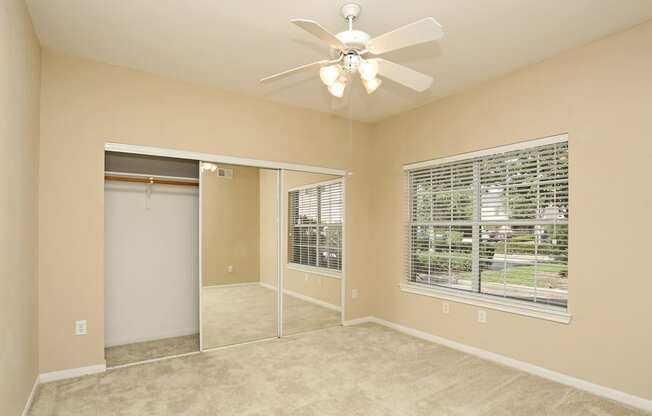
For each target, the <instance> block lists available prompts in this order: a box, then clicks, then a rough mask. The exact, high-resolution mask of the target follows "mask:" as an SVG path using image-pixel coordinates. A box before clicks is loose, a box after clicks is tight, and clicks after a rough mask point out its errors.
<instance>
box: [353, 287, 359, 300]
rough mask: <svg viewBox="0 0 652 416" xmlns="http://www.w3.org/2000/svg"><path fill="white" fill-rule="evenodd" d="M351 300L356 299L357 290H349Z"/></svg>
mask: <svg viewBox="0 0 652 416" xmlns="http://www.w3.org/2000/svg"><path fill="white" fill-rule="evenodd" d="M351 298H352V299H357V298H358V289H351Z"/></svg>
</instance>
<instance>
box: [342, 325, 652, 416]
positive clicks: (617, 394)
mask: <svg viewBox="0 0 652 416" xmlns="http://www.w3.org/2000/svg"><path fill="white" fill-rule="evenodd" d="M363 322H374V323H377V324H380V325H383V326H386V327H388V328H391V329H394V330H396V331H399V332H402V333H404V334H408V335H412V336H414V337H416V338H420V339H423V340H426V341H431V342H434V343H437V344H441V345H444V346H446V347H449V348H453V349H455V350H458V351H462V352H465V353H467V354H471V355H475V356H477V357H480V358H483V359H485V360H488V361H493V362H496V363H498V364H502V365H505V366H508V367H512V368H514V369H516V370H521V371H524V372H526V373H529V374H533V375H535V376H539V377H542V378H545V379H548V380H551V381H554V382H557V383H561V384H565V385H567V386H571V387H575V388H577V389H579V390H584V391H587V392H589V393H592V394H595V395H596V396H600V397H604V398H606V399H611V400H615V401H617V402H620V403H624V404H626V405H629V406H632V407H636V408H638V409H642V410H645V411H652V400H648V399H644V398H642V397H638V396H634V395H632V394H629V393H625V392H623V391H620V390H616V389H612V388H610V387H605V386H601V385H599V384H594V383H591V382H589V381H586V380H581V379H579V378H575V377H572V376H569V375H566V374H562V373H558V372H556V371H552V370H548V369H547V368H543V367H539V366H537V365H534V364H530V363H526V362H524V361H519V360H516V359H514V358H510V357H506V356H504V355H500V354H496V353H494V352H490V351H486V350H483V349H480V348H476V347H472V346H469V345H466V344H462V343H459V342H456V341H452V340H450V339H447V338H442V337H438V336H436V335H432V334H429V333H427V332H423V331H419V330H417V329H414V328H410V327H407V326H403V325H399V324H395V323H394V322H390V321H386V320H384V319H381V318H376V317H374V316H372V317H367V318H360V319H354V320H352V321H347V322H345V323H344V324H345V325H355V324H356V323H363Z"/></svg>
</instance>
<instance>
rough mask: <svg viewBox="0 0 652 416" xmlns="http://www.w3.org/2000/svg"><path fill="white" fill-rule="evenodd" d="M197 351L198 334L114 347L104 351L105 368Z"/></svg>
mask: <svg viewBox="0 0 652 416" xmlns="http://www.w3.org/2000/svg"><path fill="white" fill-rule="evenodd" d="M195 351H199V334H195V335H186V336H183V337H174V338H163V339H157V340H154V341H145V342H137V343H133V344H126V345H116V346H114V347H107V348H105V349H104V358H105V359H106V366H107V367H115V366H118V365H124V364H131V363H137V362H140V361H146V360H151V359H155V358H162V357H170V356H172V355H179V354H185V353H189V352H195Z"/></svg>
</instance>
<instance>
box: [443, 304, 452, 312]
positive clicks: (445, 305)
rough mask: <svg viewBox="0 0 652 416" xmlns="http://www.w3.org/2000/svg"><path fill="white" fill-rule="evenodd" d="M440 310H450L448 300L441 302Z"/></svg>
mask: <svg viewBox="0 0 652 416" xmlns="http://www.w3.org/2000/svg"><path fill="white" fill-rule="evenodd" d="M441 311H442V312H443V313H449V312H450V311H451V305H450V303H448V302H444V303H442V304H441Z"/></svg>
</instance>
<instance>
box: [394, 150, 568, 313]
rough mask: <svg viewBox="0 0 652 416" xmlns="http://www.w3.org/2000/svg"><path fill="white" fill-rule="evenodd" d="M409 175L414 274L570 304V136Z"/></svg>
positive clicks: (417, 279) (425, 280) (410, 267)
mask: <svg viewBox="0 0 652 416" xmlns="http://www.w3.org/2000/svg"><path fill="white" fill-rule="evenodd" d="M407 176H408V178H407V182H408V206H409V213H408V217H409V224H408V227H407V243H408V250H407V257H406V259H407V264H406V269H407V271H408V276H407V278H408V281H409V282H412V283H420V284H425V285H431V286H444V287H447V288H453V289H460V290H467V291H473V292H478V293H484V294H488V295H494V296H502V297H505V298H511V299H518V300H527V301H532V302H537V303H543V304H551V305H556V306H561V307H566V304H567V298H568V276H567V269H568V218H569V210H568V143H567V141H561V142H557V143H552V144H545V145H537V146H533V147H525V148H522V149H519V150H512V151H508V152H497V153H495V154H485V155H483V156H478V157H472V158H469V159H464V158H457V160H455V161H452V162H448V163H443V164H433V165H431V166H427V167H419V168H416V169H412V170H408V171H407Z"/></svg>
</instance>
